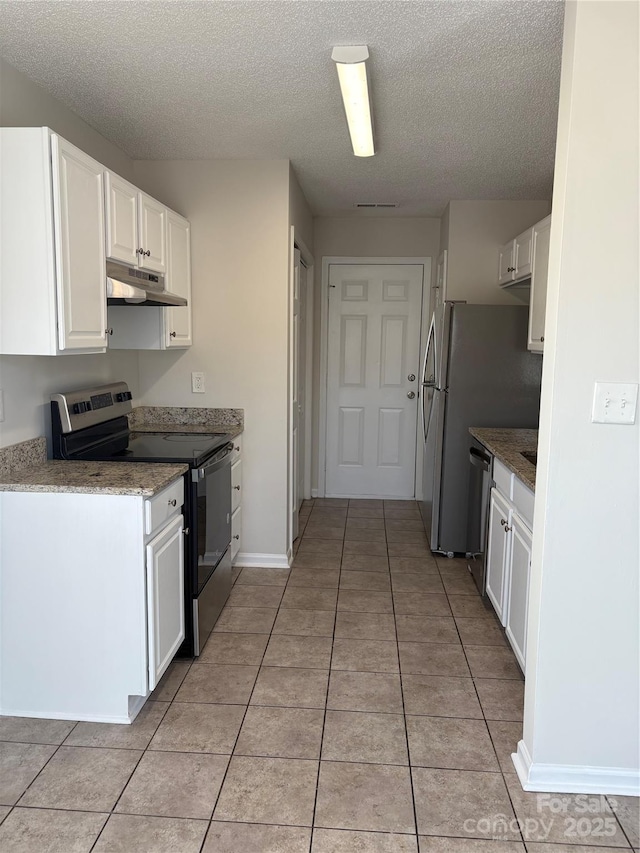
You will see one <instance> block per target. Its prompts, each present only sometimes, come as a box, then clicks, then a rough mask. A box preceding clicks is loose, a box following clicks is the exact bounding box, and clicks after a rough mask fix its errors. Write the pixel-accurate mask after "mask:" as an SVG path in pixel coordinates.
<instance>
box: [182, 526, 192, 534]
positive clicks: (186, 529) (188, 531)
mask: <svg viewBox="0 0 640 853" xmlns="http://www.w3.org/2000/svg"><path fill="white" fill-rule="evenodd" d="M182 532H183V533H184V535H185V536H188V535H189V533H190V532H191V531H190V529H189V528H188V527H185V528H184V529H183V531H182Z"/></svg>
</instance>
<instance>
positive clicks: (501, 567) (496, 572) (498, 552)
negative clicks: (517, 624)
mask: <svg viewBox="0 0 640 853" xmlns="http://www.w3.org/2000/svg"><path fill="white" fill-rule="evenodd" d="M510 515H511V510H510V507H509V504H508V503H507V502H506V501H505V500H504V498H503V497H502V496H501V495H500V492H498V491H497V490H496V489H491V501H490V504H489V544H488V546H487V547H488V552H487V595H488V596H489V599H490V600H491V603H492V604H493V607H494V609H495V611H496V613H497V615H498V618H499V619H500V622H501V623H502V624H503V625H505V624H506V615H507V614H506V609H507V608H506V599H505V593H506V572H507V568H508V566H507V560H508V558H509V536H508V533H509V531H508V527H509V518H510Z"/></svg>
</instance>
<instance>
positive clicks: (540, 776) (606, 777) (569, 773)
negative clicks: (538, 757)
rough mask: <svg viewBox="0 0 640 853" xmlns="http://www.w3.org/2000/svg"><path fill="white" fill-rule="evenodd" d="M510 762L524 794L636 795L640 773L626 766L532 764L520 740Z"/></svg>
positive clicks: (638, 791) (638, 792)
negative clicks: (530, 792)
mask: <svg viewBox="0 0 640 853" xmlns="http://www.w3.org/2000/svg"><path fill="white" fill-rule="evenodd" d="M511 760H512V761H513V764H514V767H515V768H516V772H517V774H518V778H519V779H520V784H521V785H522V787H523V788H524V790H525V791H542V792H545V793H552V794H613V795H616V794H617V795H618V796H619V797H638V796H640V771H639V770H629V769H628V768H626V767H589V766H576V765H570V764H566V765H565V764H535V763H534V762H533V761H532V760H531V756H530V755H529V750H528V749H527V746H526V744H525V742H524V741H523V740H521V741H519V743H518V748H517V752H514V753H512V755H511Z"/></svg>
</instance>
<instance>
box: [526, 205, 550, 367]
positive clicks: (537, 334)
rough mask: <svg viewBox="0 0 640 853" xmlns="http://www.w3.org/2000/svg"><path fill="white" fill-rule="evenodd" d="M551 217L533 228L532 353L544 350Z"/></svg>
mask: <svg viewBox="0 0 640 853" xmlns="http://www.w3.org/2000/svg"><path fill="white" fill-rule="evenodd" d="M550 235H551V217H550V216H547V217H546V219H543V220H542V222H538V224H537V225H534V226H533V261H532V267H531V296H530V301H529V339H528V348H529V349H530V350H531V351H532V352H542V351H543V349H544V316H545V311H546V308H547V275H548V271H549V237H550Z"/></svg>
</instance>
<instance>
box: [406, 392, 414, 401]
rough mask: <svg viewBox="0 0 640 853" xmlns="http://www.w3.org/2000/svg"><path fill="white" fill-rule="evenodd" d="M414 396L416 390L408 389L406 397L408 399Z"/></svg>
mask: <svg viewBox="0 0 640 853" xmlns="http://www.w3.org/2000/svg"><path fill="white" fill-rule="evenodd" d="M415 396H416V392H415V391H409V393H408V394H407V397H408V398H409V399H410V400H413V398H414V397H415Z"/></svg>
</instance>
